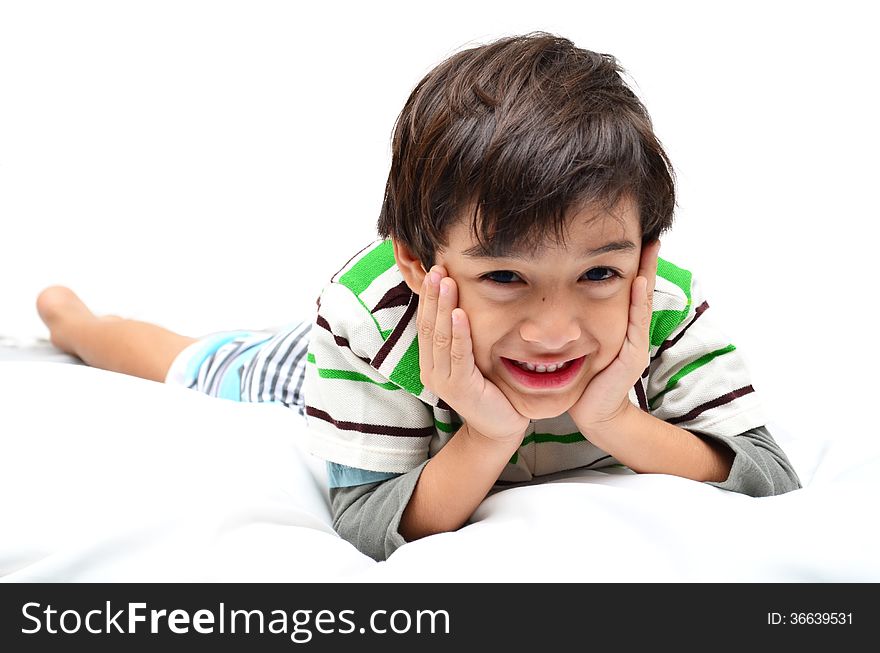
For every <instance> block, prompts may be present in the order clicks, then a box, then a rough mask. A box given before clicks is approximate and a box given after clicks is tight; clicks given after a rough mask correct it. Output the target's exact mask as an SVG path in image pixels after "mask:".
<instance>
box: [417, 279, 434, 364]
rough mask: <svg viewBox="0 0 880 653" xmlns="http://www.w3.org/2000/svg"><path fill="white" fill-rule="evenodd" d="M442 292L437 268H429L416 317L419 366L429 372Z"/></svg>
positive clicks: (432, 360)
mask: <svg viewBox="0 0 880 653" xmlns="http://www.w3.org/2000/svg"><path fill="white" fill-rule="evenodd" d="M439 293H440V275H439V274H437V272H436V269H435V268H431V269H430V270H428V274H426V275H425V278H424V279H423V280H422V289H421V292H420V293H419V307H418V312H417V316H418V317H417V318H416V320H417V321H416V328H417V329H418V340H419V368H420V369H421V371H422V372H423V373H429V372H430V371H431V370H433V368H434V344H433V341H434V323H435V322H436V321H437V299H438V296H439Z"/></svg>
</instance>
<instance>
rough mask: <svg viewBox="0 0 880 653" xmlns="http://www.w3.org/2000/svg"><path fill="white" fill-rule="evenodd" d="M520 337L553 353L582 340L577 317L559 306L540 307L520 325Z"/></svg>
mask: <svg viewBox="0 0 880 653" xmlns="http://www.w3.org/2000/svg"><path fill="white" fill-rule="evenodd" d="M548 304H549V302H548ZM545 306H546V305H545ZM519 335H520V337H521V338H522V339H523V340H525V341H526V342H531V343H534V344H535V345H538V346H540V347H541V349H547V350H549V351H553V350H560V349H564V348H565V346H566V345H568V344H569V343H570V342H574V341H575V340H577V339H578V338H580V337H581V327H580V323H579V321H578V319H577V316H575V315H574V313H573V312H572V311H571V310H570V309H569V310H566V308H565V307H564V306H560V305H558V304H557V305H555V306H553V305H551V306H546V308H540V307H539V308H538V309H537V310H536V311H534V312H533V313H532V315H531V316H530V317H529V318H527V319H525V320H523V322H522V323H521V324H520V327H519Z"/></svg>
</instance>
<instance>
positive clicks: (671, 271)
mask: <svg viewBox="0 0 880 653" xmlns="http://www.w3.org/2000/svg"><path fill="white" fill-rule="evenodd" d="M657 276H658V277H663V278H664V279H666V280H667V281H671V282H672V283H674V284H675V285H676V286H678V287H679V288H681V291H682V292H683V293H684V295H685V297H687V299H688V305H690V303H691V280H692V275H691V273H690V271H688V270H685V269H684V268H680V267H678V266H677V265H674V264H672V263H670V262H669V261H667V260H666V259H663V258H658V259H657Z"/></svg>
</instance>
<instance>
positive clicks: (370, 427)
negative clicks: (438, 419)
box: [306, 406, 437, 438]
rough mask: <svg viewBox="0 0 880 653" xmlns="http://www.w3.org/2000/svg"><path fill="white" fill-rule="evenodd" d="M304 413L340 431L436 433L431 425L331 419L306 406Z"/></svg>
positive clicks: (415, 435) (402, 434)
mask: <svg viewBox="0 0 880 653" xmlns="http://www.w3.org/2000/svg"><path fill="white" fill-rule="evenodd" d="M306 415H309V416H310V417H317V418H318V419H320V420H324V421H325V422H329V423H330V424H332V425H333V426H335V427H336V428H338V429H340V430H342V431H357V432H358V433H374V434H376V435H393V436H399V437H407V438H430V437H433V436H434V435H436V433H437V432H436V431H435V430H434V427H433V426H426V427H424V428H420V429H408V428H404V427H402V426H389V425H387V424H360V423H358V422H345V421H342V420H336V419H333V418H332V417H331V416H330V415H329V413H326V412H325V411H323V410H320V409H318V408H314V407H313V406H306Z"/></svg>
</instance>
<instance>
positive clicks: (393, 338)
mask: <svg viewBox="0 0 880 653" xmlns="http://www.w3.org/2000/svg"><path fill="white" fill-rule="evenodd" d="M418 305H419V296H418V295H416V294H415V293H413V294H412V297H411V298H410V301H409V306H407V307H406V311H405V312H404V314H403V317H402V318H400V322H398V323H397V326H396V327H395V328H394V331H392V332H391V335H390V336H388V340H386V341H385V344H384V345H382V349H380V350H379V352H378V353H377V354H376V355H375V356H374V357H373V362H372V363H371V365H372V366H373V367H375V368H376V369H377V370H378V369H379V368H380V367H382V363H384V362H385V359H386V358H387V357H388V354H390V353H391V350H392V349H394V345H396V344H397V341H398V340H400V336H402V335H403V332H404V331H406V327H407V326H409V323H410V321H411V320H412V317H413V315H415V312H416V308H417V307H418Z"/></svg>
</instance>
